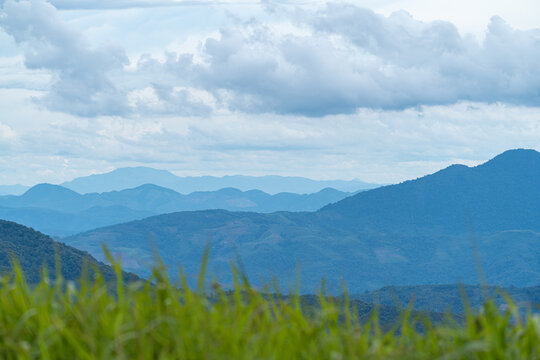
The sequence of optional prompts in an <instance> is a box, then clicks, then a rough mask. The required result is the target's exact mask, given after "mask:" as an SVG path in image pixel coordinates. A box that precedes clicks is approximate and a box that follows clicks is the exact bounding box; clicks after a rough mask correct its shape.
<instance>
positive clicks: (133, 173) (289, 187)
mask: <svg viewBox="0 0 540 360" xmlns="http://www.w3.org/2000/svg"><path fill="white" fill-rule="evenodd" d="M144 184H154V185H158V186H161V187H164V188H168V189H171V190H174V191H176V192H179V193H181V194H190V193H193V192H196V191H217V190H220V189H223V188H235V189H239V190H241V191H248V190H260V191H263V192H266V193H268V194H278V193H282V192H286V193H295V194H311V193H316V192H319V191H321V190H323V189H325V188H333V189H337V190H339V191H343V192H356V191H359V190H366V189H373V188H375V187H377V186H379V185H377V184H371V183H366V182H363V181H360V180H312V179H307V178H303V177H286V176H276V175H268V176H243V175H233V176H223V177H214V176H195V177H179V176H176V175H174V174H173V173H171V172H169V171H166V170H158V169H153V168H149V167H127V168H120V169H116V170H113V171H111V172H108V173H105V174H95V175H90V176H85V177H80V178H77V179H74V180H72V181H68V182H64V183H62V184H61V186H63V187H65V188H68V189H71V190H73V191H76V192H78V193H81V194H87V193H95V192H97V193H102V192H109V191H120V190H124V189H130V188H135V187H138V186H141V185H144Z"/></svg>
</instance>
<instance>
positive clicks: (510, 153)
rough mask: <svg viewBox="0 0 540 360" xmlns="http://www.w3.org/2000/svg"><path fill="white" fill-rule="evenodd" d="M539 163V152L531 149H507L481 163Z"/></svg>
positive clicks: (488, 164)
mask: <svg viewBox="0 0 540 360" xmlns="http://www.w3.org/2000/svg"><path fill="white" fill-rule="evenodd" d="M534 163H540V153H539V152H538V151H536V150H533V149H512V150H507V151H505V152H503V153H501V154H499V155H497V156H495V157H494V158H493V159H491V160H489V161H487V162H486V163H484V164H482V165H487V166H493V165H497V166H515V165H531V164H534Z"/></svg>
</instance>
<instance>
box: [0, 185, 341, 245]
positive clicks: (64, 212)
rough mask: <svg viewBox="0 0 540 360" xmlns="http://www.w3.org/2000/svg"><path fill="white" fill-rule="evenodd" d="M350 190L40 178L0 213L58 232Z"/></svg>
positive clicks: (270, 205)
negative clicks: (89, 185)
mask: <svg viewBox="0 0 540 360" xmlns="http://www.w3.org/2000/svg"><path fill="white" fill-rule="evenodd" d="M349 195H351V194H349V193H344V192H341V191H337V190H334V189H323V190H321V191H319V192H318V193H315V194H307V195H306V194H303V195H299V194H292V193H279V194H276V195H269V194H267V193H264V192H262V191H259V190H250V191H246V192H242V191H240V190H237V189H231V188H227V189H221V190H218V191H211V192H195V193H191V194H189V195H182V194H179V193H177V192H175V191H173V190H170V189H166V188H163V187H159V186H156V185H150V184H146V185H142V186H139V187H137V188H134V189H127V190H122V191H112V192H107V193H101V194H98V193H91V194H84V195H81V194H79V193H77V192H75V191H73V190H69V189H67V188H64V187H62V186H59V185H51V184H39V185H36V186H34V187H32V188H31V189H29V190H28V191H27V192H26V193H24V194H23V195H21V196H13V195H10V196H0V218H2V219H6V220H11V221H16V222H19V223H21V224H24V225H27V226H31V227H33V228H35V229H38V230H40V231H42V232H44V233H46V234H49V235H51V236H54V237H63V236H68V235H72V234H75V233H78V232H82V231H87V230H91V229H95V228H98V227H103V226H107V225H113V224H119V223H123V222H127V221H131V220H137V219H142V218H145V217H148V216H151V215H156V214H164V213H170V212H176V211H186V210H205V209H226V210H250V211H257V212H274V211H279V210H288V211H314V210H317V209H319V208H321V207H323V206H324V205H327V204H329V203H332V202H336V201H339V200H341V199H343V198H345V197H347V196H349Z"/></svg>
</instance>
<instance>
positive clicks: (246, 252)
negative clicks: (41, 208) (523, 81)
mask: <svg viewBox="0 0 540 360" xmlns="http://www.w3.org/2000/svg"><path fill="white" fill-rule="evenodd" d="M538 214H540V153H538V152H536V151H533V150H513V151H508V152H505V153H503V154H501V155H499V156H497V157H496V158H494V159H492V160H490V161H488V162H487V163H485V164H482V165H479V166H477V167H467V166H462V165H457V166H451V167H449V168H446V169H444V170H441V171H439V172H437V173H435V174H433V175H428V176H425V177H423V178H420V179H417V180H412V181H407V182H404V183H402V184H397V185H391V186H385V187H381V188H378V189H374V190H369V191H365V192H361V193H359V194H357V195H354V196H351V197H348V198H345V199H344V200H341V201H339V202H337V203H335V204H332V205H328V206H326V207H324V208H322V209H321V210H319V211H317V212H314V213H307V212H305V213H286V212H280V213H273V214H255V213H247V212H245V213H232V212H227V211H201V212H180V213H173V214H167V215H160V216H155V217H151V218H148V219H144V220H140V221H135V222H131V223H126V224H121V225H116V226H111V227H106V228H103V229H97V230H94V231H91V232H88V233H84V234H80V235H78V236H74V237H70V238H67V239H65V241H66V243H68V244H72V245H74V246H76V247H80V248H82V249H85V250H88V251H89V252H91V253H92V254H94V255H96V256H99V253H100V250H99V246H100V245H99V244H100V243H101V242H105V243H107V244H108V245H109V246H110V247H112V248H114V249H117V250H118V251H123V253H124V254H125V256H127V257H128V258H130V260H131V263H132V264H133V265H134V266H133V267H132V270H133V271H137V272H139V273H141V274H144V271H145V270H144V266H145V262H146V261H147V260H148V259H149V258H150V256H151V252H152V245H151V242H152V243H153V244H155V245H156V246H157V248H158V249H159V250H160V251H161V253H162V255H163V258H164V261H165V262H166V264H168V265H169V266H170V268H171V271H172V274H174V273H176V271H175V270H174V269H176V264H177V263H182V265H183V267H184V268H185V269H186V270H187V271H188V273H189V272H193V274H195V273H196V269H197V268H198V264H199V261H200V257H201V254H202V249H203V247H204V244H205V243H206V242H207V241H211V242H212V257H211V261H210V268H211V270H213V271H214V273H215V274H218V277H219V278H220V279H221V280H222V281H223V282H225V283H226V282H227V281H230V276H229V275H227V269H228V267H229V260H230V259H231V258H235V257H236V256H237V255H238V256H240V257H241V259H242V262H243V265H244V267H245V269H246V271H247V274H248V275H250V276H251V278H252V279H254V280H255V281H260V280H261V279H267V280H269V279H271V274H274V275H276V276H277V278H278V279H280V280H281V281H282V283H287V282H289V283H290V282H292V281H294V276H295V275H294V274H295V269H296V266H297V265H298V266H300V269H301V279H302V282H301V283H302V285H303V286H304V288H303V290H304V291H306V292H312V291H314V289H315V288H317V286H318V285H319V284H320V283H319V282H320V279H321V278H322V277H325V278H326V279H327V280H328V282H327V283H328V284H339V283H340V279H342V278H343V279H345V280H346V281H347V284H348V285H349V289H350V290H351V292H360V291H363V290H366V289H375V288H379V287H381V286H384V285H405V284H447V283H455V282H456V281H463V282H465V283H476V282H477V281H478V280H477V279H478V278H477V274H478V272H477V269H476V267H475V260H474V259H475V257H479V258H480V259H481V262H482V265H483V270H484V271H485V274H486V278H487V280H488V282H489V283H491V284H495V285H504V286H510V285H515V286H533V285H537V284H538V283H540V246H538V244H540V216H538ZM150 240H151V241H150ZM334 288H337V285H335V286H334Z"/></svg>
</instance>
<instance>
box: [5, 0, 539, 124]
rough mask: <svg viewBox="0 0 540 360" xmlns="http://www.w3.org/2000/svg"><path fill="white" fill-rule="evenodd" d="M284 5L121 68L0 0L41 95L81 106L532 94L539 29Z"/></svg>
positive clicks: (336, 104)
mask: <svg viewBox="0 0 540 360" xmlns="http://www.w3.org/2000/svg"><path fill="white" fill-rule="evenodd" d="M59 1H60V0H57V1H56V2H55V3H56V4H57V5H58V6H61V5H62V3H60V2H59ZM143 2H144V1H143ZM143 2H141V3H143ZM83 3H86V2H84V1H81V2H79V4H83ZM97 3H101V2H97ZM113 3H114V4H117V5H118V6H119V5H121V4H125V5H126V6H127V5H128V4H134V2H130V1H114V2H112V3H111V4H113ZM65 4H67V2H65ZM65 4H64V5H62V6H65ZM111 6H112V5H111ZM263 6H264V5H263ZM283 14H286V15H285V16H286V17H287V19H286V21H287V22H288V23H289V24H290V28H291V29H292V30H288V31H284V28H283V27H282V25H275V23H272V20H268V19H267V20H265V21H264V22H260V21H257V20H251V21H249V22H245V23H242V22H236V23H235V24H234V25H232V26H231V27H225V28H223V29H221V30H220V36H219V37H218V38H213V37H211V38H207V39H206V40H204V41H203V43H202V46H201V49H200V52H199V53H197V54H191V53H182V54H173V53H167V54H166V56H165V60H158V59H156V58H153V57H152V56H150V55H145V56H143V57H141V58H140V59H139V61H138V62H137V63H136V64H132V65H133V66H132V67H131V68H130V70H126V68H125V65H127V64H128V60H127V57H126V55H125V53H124V50H123V49H121V48H120V47H116V46H113V45H101V46H98V47H92V46H90V45H89V44H88V42H87V41H85V40H84V36H83V34H80V33H79V32H77V31H76V30H74V29H73V28H71V27H68V26H67V25H66V24H65V23H63V22H62V21H61V19H60V18H59V17H58V15H57V14H56V10H55V8H54V7H53V6H52V5H50V4H49V3H46V2H44V1H43V0H42V1H38V0H33V1H19V2H15V1H13V0H8V1H6V2H5V4H4V7H3V16H2V17H1V19H0V26H2V27H3V28H4V30H6V32H7V33H9V34H10V35H11V36H13V38H14V39H15V40H16V41H17V42H18V43H20V44H22V45H23V46H25V49H26V52H25V63H26V66H27V67H28V68H29V69H48V70H50V71H52V72H53V74H54V75H55V78H54V80H53V84H52V87H51V89H50V90H49V92H48V94H47V95H46V96H45V97H44V98H43V99H41V101H42V103H43V104H45V105H46V106H47V107H48V108H50V109H53V110H59V111H64V112H68V113H72V114H77V115H82V116H96V115H130V114H131V115H133V114H141V115H152V114H154V115H164V114H174V115H188V116H192V115H202V116H204V115H209V114H210V113H211V112H212V111H214V110H216V109H217V110H223V109H225V110H232V111H239V112H246V113H255V114H257V113H276V114H294V115H303V116H309V117H321V116H326V115H332V114H350V113H354V112H356V111H358V109H359V108H371V109H383V110H402V109H406V108H411V107H419V106H424V105H447V104H454V103H457V102H460V101H474V102H485V103H494V102H502V103H509V104H517V105H528V106H538V104H540V90H539V89H540V68H539V67H538V66H537V64H536V62H537V59H539V58H540V30H539V29H535V30H530V31H522V30H515V29H513V28H511V27H510V26H509V25H508V24H507V23H505V22H504V20H502V19H501V18H499V17H493V18H492V19H491V21H490V23H489V25H488V29H487V32H486V37H485V39H484V40H483V41H481V42H480V41H478V40H477V39H475V38H474V37H472V36H470V35H461V34H460V33H459V32H458V30H457V29H456V27H455V26H454V25H453V24H451V23H448V22H442V21H436V22H431V23H425V22H420V21H417V20H415V19H413V18H412V17H411V15H409V14H408V13H406V12H403V11H401V12H396V13H394V14H392V15H390V16H388V17H386V16H382V15H378V14H376V13H374V12H373V11H371V10H368V9H363V8H360V7H357V6H354V5H350V4H329V5H327V6H326V7H324V8H322V9H319V10H318V11H315V12H310V11H305V12H303V13H300V12H297V11H291V12H280V15H279V16H284V15H283ZM294 23H297V24H296V25H293V24H294ZM195 58H198V59H203V62H202V63H201V61H200V60H198V61H195V60H194V59H195ZM200 94H202V97H201V96H199V95H200Z"/></svg>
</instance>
